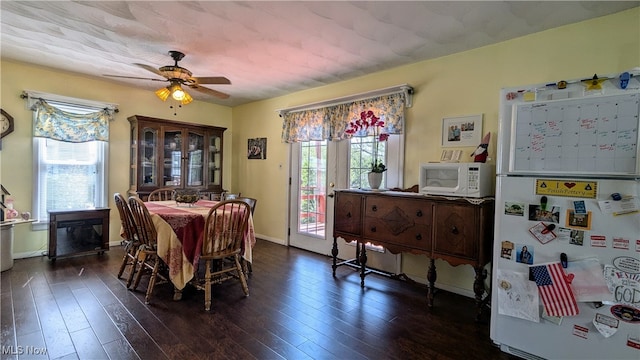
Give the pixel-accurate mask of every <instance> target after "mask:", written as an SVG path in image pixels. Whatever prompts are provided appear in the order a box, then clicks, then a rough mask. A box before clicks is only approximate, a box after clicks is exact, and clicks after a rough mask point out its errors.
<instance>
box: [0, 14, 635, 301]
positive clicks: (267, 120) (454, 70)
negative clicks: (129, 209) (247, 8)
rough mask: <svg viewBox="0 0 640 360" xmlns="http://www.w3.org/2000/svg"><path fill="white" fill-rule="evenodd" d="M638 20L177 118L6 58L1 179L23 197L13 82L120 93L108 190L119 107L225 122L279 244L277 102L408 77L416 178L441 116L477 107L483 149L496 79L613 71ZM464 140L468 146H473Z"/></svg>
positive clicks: (124, 113) (629, 48)
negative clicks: (8, 119)
mask: <svg viewBox="0 0 640 360" xmlns="http://www.w3.org/2000/svg"><path fill="white" fill-rule="evenodd" d="M639 19H640V8H634V9H632V10H629V11H625V12H621V13H618V14H615V15H611V16H606V17H602V18H598V19H594V20H590V21H586V22H582V23H578V24H573V25H569V26H565V27H561V28H557V29H552V30H549V31H545V32H541V33H537V34H534V35H530V36H525V37H522V38H518V39H515V40H511V41H507V42H503V43H500V44H497V45H492V46H487V47H483V48H480V49H476V50H472V51H467V52H464V53H460V54H455V55H451V56H447V57H442V58H439V59H435V60H429V61H424V62H420V63H416V64H411V65H407V66H403V67H398V68H395V69H392V70H388V71H384V72H379V73H375V74H371V75H367V76H364V77H361V78H358V79H353V80H349V81H344V82H341V83H337V84H333V85H328V86H323V87H319V88H315V89H311V90H307V91H301V92H297V93H294V94H291V95H287V96H282V97H278V98H273V99H268V100H264V101H258V102H254V103H250V104H246V105H243V106H238V107H235V108H233V109H231V108H228V107H224V106H216V105H212V104H208V103H203V102H198V101H195V102H194V103H192V104H190V105H188V106H185V107H183V108H182V109H180V110H179V111H178V116H177V117H174V116H173V112H172V111H171V110H170V109H169V108H168V105H167V104H162V103H159V101H158V100H157V98H156V97H155V95H154V94H153V93H152V92H148V91H143V90H138V89H132V88H127V87H123V86H120V85H115V84H114V83H112V82H109V81H104V80H102V79H93V78H88V77H82V76H77V75H73V74H66V73H60V72H58V71H51V70H48V69H45V68H40V67H34V66H28V65H25V64H19V63H14V62H11V61H6V60H3V61H2V62H1V63H0V66H1V68H0V71H1V73H0V74H1V79H0V82H1V91H2V92H1V94H0V100H1V106H2V108H3V109H5V110H6V111H7V112H9V113H10V114H12V115H13V117H14V118H15V119H16V131H15V132H14V133H13V134H11V135H9V136H8V137H6V138H5V139H3V141H2V143H3V144H2V151H1V152H0V162H1V164H0V182H1V183H2V184H4V185H5V186H6V187H7V188H8V189H9V190H10V191H11V192H12V194H13V195H15V198H16V208H18V209H19V210H28V209H30V208H31V201H32V199H31V192H32V179H33V170H32V161H31V159H32V149H31V137H30V131H31V125H30V122H31V116H32V114H31V112H30V111H28V110H27V109H25V105H24V104H25V102H24V100H22V99H20V98H19V94H20V93H21V91H22V90H24V89H30V90H36V91H42V92H49V93H55V94H60V95H65V96H73V97H79V98H84V99H91V100H97V101H106V102H113V103H118V104H119V105H120V113H119V114H117V116H116V120H115V121H114V122H113V123H112V124H111V143H110V151H109V156H110V166H109V193H113V192H116V191H118V192H126V190H127V188H128V172H127V171H128V170H127V165H128V163H129V153H128V146H129V123H128V121H127V120H126V118H127V117H128V116H130V115H133V114H141V115H148V116H154V117H159V118H167V119H177V120H182V121H187V122H195V123H203V124H210V125H216V126H222V127H227V128H228V129H229V130H227V131H226V132H225V149H224V150H225V166H224V175H225V176H224V180H223V184H224V186H225V188H227V189H231V190H233V191H234V192H238V191H239V192H242V193H243V194H246V195H249V196H252V197H256V198H258V199H259V202H258V209H257V210H256V213H257V214H259V216H256V219H255V228H256V233H257V234H259V235H260V237H263V238H266V239H268V240H271V241H275V242H279V243H286V226H287V195H288V174H289V169H288V160H289V158H288V156H289V153H288V149H289V146H288V145H286V144H283V143H282V142H281V140H280V134H281V129H282V119H281V118H280V117H279V116H278V114H277V113H276V110H277V109H282V108H286V107H290V106H296V105H302V104H307V103H312V102H316V101H322V100H327V99H333V98H336V97H340V96H347V95H351V94H356V93H362V92H366V91H369V90H374V89H379V88H384V87H388V86H393V85H398V84H402V83H408V84H410V85H412V86H413V87H414V88H415V90H416V93H415V95H414V98H413V103H414V105H413V107H412V108H410V109H407V118H406V119H407V122H406V129H407V132H406V153H405V164H404V169H405V170H404V179H405V184H404V185H405V186H411V185H413V184H416V183H417V182H418V166H419V164H420V163H421V162H424V161H430V160H437V159H439V157H440V152H441V150H442V149H441V146H440V142H441V140H440V134H441V123H442V118H443V117H449V116H456V115H468V114H478V113H482V114H484V132H487V131H490V132H491V133H492V141H491V144H490V147H489V151H490V155H491V156H495V150H496V143H495V140H496V131H497V126H498V125H497V118H498V104H499V98H498V94H499V90H500V88H502V87H510V86H518V85H526V84H531V83H539V82H552V81H558V80H563V79H565V80H566V79H573V78H580V77H585V76H589V77H590V76H592V74H594V73H598V74H609V73H618V72H621V71H624V70H628V69H630V68H633V67H636V66H639V65H640V25H639ZM257 137H266V138H267V139H268V153H267V159H266V160H263V161H256V160H252V161H248V160H247V157H246V151H247V139H249V138H257ZM463 150H464V154H465V157H466V156H468V154H469V153H470V152H471V151H472V150H473V148H465V149H463ZM231 153H233V157H231ZM467 159H468V160H471V159H470V158H468V157H467ZM491 162H495V160H491ZM110 206H111V208H112V209H114V211H112V213H111V220H112V221H111V223H112V225H111V232H112V236H111V241H117V239H118V238H117V232H118V230H119V219H118V216H117V212H116V211H115V207H114V206H113V201H111V200H110ZM45 247H46V234H45V233H44V232H37V233H34V232H31V231H30V230H29V227H28V226H22V227H20V228H17V229H16V242H15V245H14V252H15V253H18V254H23V255H24V254H29V253H34V254H35V253H39V252H41V251H42V250H44V249H45ZM426 265H427V258H426V257H423V256H414V255H405V256H404V259H403V271H404V272H405V273H407V274H408V275H410V276H412V277H414V278H415V279H417V280H419V281H424V278H425V277H426ZM436 265H437V266H438V283H439V286H441V287H449V288H452V289H454V290H456V289H458V290H460V291H462V292H467V293H471V289H472V275H473V270H472V269H470V267H468V266H462V267H458V268H451V267H449V266H448V265H447V264H446V263H442V262H438V263H437V264H436ZM327 271H329V270H328V269H327Z"/></svg>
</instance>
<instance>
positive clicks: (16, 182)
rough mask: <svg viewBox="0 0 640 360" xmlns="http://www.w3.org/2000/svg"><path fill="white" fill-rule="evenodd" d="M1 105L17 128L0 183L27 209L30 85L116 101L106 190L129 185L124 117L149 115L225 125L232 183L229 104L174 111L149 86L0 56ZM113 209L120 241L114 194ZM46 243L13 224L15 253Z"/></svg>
mask: <svg viewBox="0 0 640 360" xmlns="http://www.w3.org/2000/svg"><path fill="white" fill-rule="evenodd" d="M0 66H1V67H0V75H1V79H0V82H1V88H0V89H1V91H2V92H1V94H0V96H1V97H0V99H1V106H2V109H3V110H5V111H6V112H8V113H9V114H10V115H11V116H13V118H14V121H15V130H14V132H13V133H11V134H9V135H8V136H6V137H5V138H3V139H2V151H0V183H2V184H3V185H4V186H5V187H6V188H7V190H9V191H10V192H11V195H12V196H13V197H14V198H15V208H16V209H18V210H20V211H28V210H30V209H31V208H32V201H33V199H32V192H33V161H32V159H33V150H32V143H33V142H32V140H31V139H32V136H31V135H32V133H31V132H32V128H33V127H32V122H33V113H32V112H31V111H29V110H28V109H27V108H26V101H25V100H23V99H21V98H20V94H21V93H22V91H23V90H33V91H39V92H45V93H52V94H57V95H63V96H71V97H76V98H82V99H88V100H95V101H104V102H109V103H116V104H119V109H120V112H119V113H117V114H116V116H115V120H114V121H113V122H111V124H110V125H109V126H110V131H109V136H110V141H109V185H108V186H109V188H108V190H109V194H113V193H115V192H120V193H122V194H126V193H127V190H128V189H129V173H128V169H129V166H128V164H129V144H130V142H129V141H130V135H129V132H130V127H129V121H128V120H127V117H129V116H131V115H147V116H152V117H158V118H164V119H172V120H177V121H185V122H192V123H200V124H207V125H215V126H221V127H226V128H228V129H229V130H227V131H226V132H225V135H227V136H228V140H226V141H225V143H224V147H225V148H224V156H225V162H224V169H223V174H224V180H223V183H224V184H231V173H232V172H231V163H232V161H231V153H232V145H233V144H232V141H231V139H232V135H233V131H232V129H231V124H232V121H231V112H232V111H231V108H229V107H226V106H218V105H213V104H209V103H205V102H198V101H194V102H193V103H191V104H189V105H188V106H184V107H182V108H180V109H178V111H177V116H174V115H173V114H174V111H173V110H172V109H170V108H169V103H162V102H160V101H159V99H158V98H156V96H155V95H154V94H153V92H150V91H143V90H139V89H132V88H129V87H124V86H121V85H116V84H115V83H112V82H109V81H105V80H100V79H94V78H89V77H83V76H78V75H75V74H70V73H61V72H59V71H52V70H51V69H47V68H42V67H35V66H31V65H25V64H21V63H15V62H12V61H6V60H3V61H2V62H1V64H0ZM109 207H110V208H111V209H112V211H111V214H110V215H111V216H110V218H111V226H110V241H112V242H117V241H119V232H120V218H119V216H118V211H117V210H116V208H115V206H114V203H113V198H112V197H111V196H110V197H109ZM46 246H47V232H46V231H31V227H30V226H29V225H19V226H16V227H15V242H14V247H13V251H14V254H16V256H29V255H38V254H41V253H42V251H43V250H45V249H46Z"/></svg>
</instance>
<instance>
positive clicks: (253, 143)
mask: <svg viewBox="0 0 640 360" xmlns="http://www.w3.org/2000/svg"><path fill="white" fill-rule="evenodd" d="M247 158H248V159H262V160H264V159H266V158H267V138H255V139H249V140H248V141H247Z"/></svg>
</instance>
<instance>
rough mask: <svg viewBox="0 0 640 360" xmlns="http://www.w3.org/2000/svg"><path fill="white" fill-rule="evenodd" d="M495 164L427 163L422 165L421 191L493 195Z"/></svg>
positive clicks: (449, 194)
mask: <svg viewBox="0 0 640 360" xmlns="http://www.w3.org/2000/svg"><path fill="white" fill-rule="evenodd" d="M495 175H496V174H495V172H494V170H493V165H490V164H486V163H426V164H421V165H420V180H419V182H418V185H419V186H420V193H422V194H427V195H446V196H461V197H474V198H480V197H485V196H492V195H493V179H494V177H495Z"/></svg>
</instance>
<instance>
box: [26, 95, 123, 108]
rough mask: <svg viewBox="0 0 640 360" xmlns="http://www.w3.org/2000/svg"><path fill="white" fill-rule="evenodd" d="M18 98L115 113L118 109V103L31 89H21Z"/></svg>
mask: <svg viewBox="0 0 640 360" xmlns="http://www.w3.org/2000/svg"><path fill="white" fill-rule="evenodd" d="M20 98H22V99H44V100H49V101H54V102H58V103H62V104H67V105H84V106H87V107H92V108H96V109H108V110H113V112H116V113H117V112H119V111H120V110H119V109H118V104H112V103H106V102H101V101H94V100H85V99H79V98H74V97H69V96H62V95H56V94H49V93H43V92H39V91H33V90H24V91H22V94H20ZM27 107H29V104H27Z"/></svg>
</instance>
